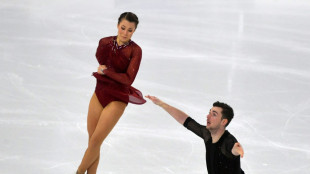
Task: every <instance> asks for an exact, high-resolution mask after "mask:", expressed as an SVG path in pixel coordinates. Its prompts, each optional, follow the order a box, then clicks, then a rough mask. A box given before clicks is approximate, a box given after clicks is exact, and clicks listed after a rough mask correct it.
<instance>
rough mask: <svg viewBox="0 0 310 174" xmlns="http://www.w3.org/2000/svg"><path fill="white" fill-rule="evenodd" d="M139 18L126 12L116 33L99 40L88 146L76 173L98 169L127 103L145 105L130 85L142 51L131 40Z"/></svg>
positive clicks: (88, 120) (90, 106)
mask: <svg viewBox="0 0 310 174" xmlns="http://www.w3.org/2000/svg"><path fill="white" fill-rule="evenodd" d="M138 23H139V21H138V17H137V16H136V15H135V14H134V13H131V12H125V13H123V14H121V15H120V17H119V19H118V24H117V29H118V33H117V36H111V37H105V38H102V39H101V40H100V41H99V46H98V48H97V52H96V58H97V60H98V63H99V67H98V70H97V72H94V73H93V75H94V76H95V77H96V79H97V84H96V89H95V93H94V94H93V96H92V98H91V100H90V103H89V109H88V116H87V130H88V134H89V141H88V147H87V149H86V152H85V154H84V157H83V159H82V162H81V164H80V166H79V168H78V170H77V172H76V173H77V174H84V173H85V172H86V171H87V174H94V173H96V171H97V167H98V163H99V156H100V146H101V144H102V142H103V141H104V139H105V138H106V137H107V136H108V135H109V133H110V132H111V130H112V129H113V127H114V126H115V125H116V123H117V122H118V120H119V118H120V117H121V116H122V114H123V112H124V110H125V108H126V106H127V104H128V102H130V103H134V104H143V103H145V102H146V101H145V100H144V99H143V96H142V94H141V92H140V91H139V90H137V89H135V88H134V87H132V86H131V84H132V83H133V81H134V79H135V77H136V75H137V73H138V70H139V66H140V62H141V57H142V50H141V48H140V47H139V46H138V45H137V44H136V43H135V42H133V41H132V40H131V37H132V35H133V33H134V32H135V30H136V29H137V25H138Z"/></svg>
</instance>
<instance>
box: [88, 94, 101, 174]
mask: <svg viewBox="0 0 310 174" xmlns="http://www.w3.org/2000/svg"><path fill="white" fill-rule="evenodd" d="M102 110H103V107H102V105H101V104H100V102H99V100H98V98H97V96H96V93H94V94H93V96H92V98H91V100H90V103H89V109H88V116H87V131H88V137H89V138H88V143H89V141H90V138H91V136H92V135H93V133H94V131H95V129H96V126H97V124H98V120H99V118H100V115H101V112H102ZM99 157H100V152H99V154H98V158H97V159H96V160H95V161H94V163H93V164H92V165H91V166H90V167H89V168H88V169H87V173H88V174H91V173H96V171H97V167H98V164H99Z"/></svg>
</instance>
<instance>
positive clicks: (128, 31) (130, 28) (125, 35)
mask: <svg viewBox="0 0 310 174" xmlns="http://www.w3.org/2000/svg"><path fill="white" fill-rule="evenodd" d="M117 29H118V33H117V40H118V44H119V45H123V44H124V43H126V42H128V41H129V40H130V39H131V36H132V34H133V33H134V32H135V30H136V24H135V23H134V22H129V21H127V20H126V19H122V20H121V22H120V23H119V24H117Z"/></svg>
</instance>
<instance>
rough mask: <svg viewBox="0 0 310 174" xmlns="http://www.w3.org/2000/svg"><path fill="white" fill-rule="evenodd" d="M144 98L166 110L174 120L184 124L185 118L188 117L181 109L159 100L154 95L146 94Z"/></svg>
mask: <svg viewBox="0 0 310 174" xmlns="http://www.w3.org/2000/svg"><path fill="white" fill-rule="evenodd" d="M145 97H146V98H148V99H150V100H151V101H152V102H153V103H154V104H156V105H158V106H160V107H161V108H163V109H164V110H165V111H167V112H168V113H169V114H170V115H171V116H172V117H173V118H174V119H175V120H176V121H178V122H179V123H180V124H182V125H183V124H184V122H185V120H186V119H187V118H188V115H187V114H185V113H184V112H183V111H181V110H179V109H177V108H175V107H173V106H170V105H168V104H167V103H165V102H163V101H161V100H160V99H158V98H157V97H155V96H150V95H147V96H145Z"/></svg>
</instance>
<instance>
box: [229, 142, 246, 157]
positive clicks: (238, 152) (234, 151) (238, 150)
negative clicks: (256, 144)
mask: <svg viewBox="0 0 310 174" xmlns="http://www.w3.org/2000/svg"><path fill="white" fill-rule="evenodd" d="M231 153H232V154H233V155H235V156H239V155H240V156H241V158H242V157H243V154H244V151H243V148H242V146H241V144H240V143H238V142H237V143H235V144H234V147H233V148H232V149H231Z"/></svg>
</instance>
